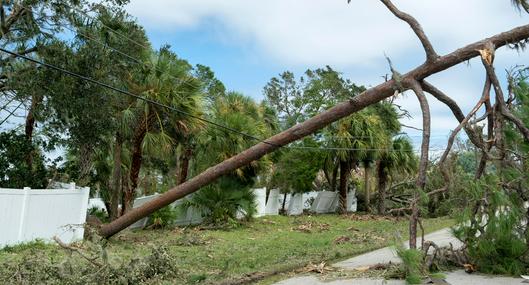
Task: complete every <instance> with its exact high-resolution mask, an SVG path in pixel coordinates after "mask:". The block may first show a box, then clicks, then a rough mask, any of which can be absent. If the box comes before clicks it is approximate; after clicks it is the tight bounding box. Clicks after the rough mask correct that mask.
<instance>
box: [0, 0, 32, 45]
mask: <svg viewBox="0 0 529 285" xmlns="http://www.w3.org/2000/svg"><path fill="white" fill-rule="evenodd" d="M25 12H26V8H24V6H22V5H17V4H14V7H13V12H12V13H11V15H9V17H7V19H5V21H4V22H2V26H1V27H0V28H1V32H2V33H1V34H0V39H1V38H2V37H3V36H4V35H6V34H8V33H9V32H10V30H11V26H12V25H14V24H15V23H16V21H17V20H18V19H19V18H20V17H22V16H23V15H24V13H25Z"/></svg>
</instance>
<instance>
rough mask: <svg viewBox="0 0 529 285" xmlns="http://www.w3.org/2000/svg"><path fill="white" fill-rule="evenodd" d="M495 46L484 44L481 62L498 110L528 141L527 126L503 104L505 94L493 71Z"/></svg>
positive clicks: (528, 131) (528, 129)
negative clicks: (492, 89)
mask: <svg viewBox="0 0 529 285" xmlns="http://www.w3.org/2000/svg"><path fill="white" fill-rule="evenodd" d="M495 50H496V48H495V46H494V44H493V43H492V42H491V43H488V44H486V45H485V48H484V49H483V50H480V53H481V54H486V55H487V56H486V57H485V56H483V55H482V62H483V65H484V66H485V70H487V75H488V77H489V79H490V81H491V82H492V86H493V87H494V93H496V103H497V104H498V106H499V110H500V113H501V115H502V116H504V117H505V118H506V119H507V120H509V121H511V122H512V123H513V124H514V125H515V126H516V128H518V130H519V131H520V132H521V133H522V135H523V136H524V138H525V140H526V141H528V142H529V128H527V127H526V126H525V125H524V123H523V122H522V120H520V119H519V118H518V117H516V116H515V115H514V114H513V113H512V112H511V111H510V110H509V108H508V107H507V104H505V96H504V95H503V90H502V89H501V85H500V81H499V80H498V76H496V72H495V71H494V53H495Z"/></svg>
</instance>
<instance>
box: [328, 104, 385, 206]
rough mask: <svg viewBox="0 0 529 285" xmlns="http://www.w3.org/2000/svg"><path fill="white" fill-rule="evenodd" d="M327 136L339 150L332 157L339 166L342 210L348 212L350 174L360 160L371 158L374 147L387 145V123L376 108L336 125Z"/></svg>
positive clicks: (356, 114) (330, 144)
mask: <svg viewBox="0 0 529 285" xmlns="http://www.w3.org/2000/svg"><path fill="white" fill-rule="evenodd" d="M327 135H328V136H329V137H328V140H327V143H328V144H329V146H332V147H336V148H337V149H336V150H335V151H333V152H331V153H329V155H331V156H336V158H337V162H338V163H339V167H340V180H339V188H338V189H339V193H340V194H339V196H340V208H339V210H340V212H342V213H345V212H346V211H347V183H348V179H349V176H350V172H351V170H352V169H353V168H354V167H356V166H357V165H358V163H359V162H360V161H362V160H363V159H366V158H367V157H368V156H370V155H372V149H373V148H374V147H375V146H379V147H380V145H381V144H382V145H383V144H384V124H383V121H382V118H380V117H379V116H378V115H377V114H376V112H374V109H372V108H367V109H364V110H363V111H360V112H358V113H355V114H353V115H351V116H349V117H347V118H346V119H343V120H341V121H339V122H338V123H336V124H333V125H332V126H331V127H330V128H329V130H328V131H327Z"/></svg>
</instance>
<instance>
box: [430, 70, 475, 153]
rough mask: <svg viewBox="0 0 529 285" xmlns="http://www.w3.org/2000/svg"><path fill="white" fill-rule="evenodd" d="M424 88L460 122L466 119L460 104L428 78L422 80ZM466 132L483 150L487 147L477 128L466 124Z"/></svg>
mask: <svg viewBox="0 0 529 285" xmlns="http://www.w3.org/2000/svg"><path fill="white" fill-rule="evenodd" d="M421 85H422V88H423V89H424V91H426V92H428V93H429V94H431V95H432V96H434V97H435V98H436V99H437V100H439V101H441V102H442V103H444V104H445V105H446V106H448V108H450V110H451V111H452V114H454V117H455V118H456V119H457V121H458V122H459V123H461V122H462V121H463V120H464V119H465V115H464V114H463V111H461V108H460V107H459V105H458V104H457V103H456V101H454V100H453V99H452V98H450V97H449V96H448V95H446V94H445V93H443V91H441V90H439V89H438V88H437V87H435V86H433V85H432V84H430V83H428V82H427V81H426V80H423V81H422V84H421ZM464 128H465V132H466V133H467V135H468V138H469V139H470V141H471V142H472V143H473V144H474V145H475V146H476V147H478V148H480V149H481V150H484V149H485V146H484V144H483V140H482V138H481V135H480V134H477V133H476V132H475V130H473V129H471V128H470V127H468V126H466V125H465V126H464Z"/></svg>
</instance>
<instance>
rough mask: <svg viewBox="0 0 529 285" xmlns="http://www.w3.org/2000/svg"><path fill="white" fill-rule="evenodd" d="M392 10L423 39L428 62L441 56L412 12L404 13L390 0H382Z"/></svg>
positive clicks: (422, 42)
mask: <svg viewBox="0 0 529 285" xmlns="http://www.w3.org/2000/svg"><path fill="white" fill-rule="evenodd" d="M380 1H381V2H382V3H383V4H384V5H385V6H386V7H387V8H388V9H389V10H390V11H391V13H393V15H395V16H396V17H397V18H399V19H401V20H403V21H404V22H406V23H408V24H409V25H410V27H411V29H412V30H413V32H415V35H417V37H418V38H419V40H420V41H421V44H422V46H423V48H424V51H425V52H426V61H427V62H433V61H435V60H436V59H438V58H439V55H437V53H436V52H435V50H434V48H433V46H432V43H431V42H430V40H429V39H428V37H427V36H426V34H425V33H424V30H423V29H422V27H421V24H419V22H418V21H417V20H416V19H415V18H414V17H413V16H411V15H410V14H408V13H404V12H402V11H400V10H399V9H398V8H397V7H396V6H395V5H393V3H392V2H391V1H390V0H380Z"/></svg>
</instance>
